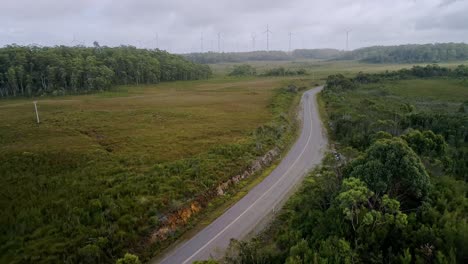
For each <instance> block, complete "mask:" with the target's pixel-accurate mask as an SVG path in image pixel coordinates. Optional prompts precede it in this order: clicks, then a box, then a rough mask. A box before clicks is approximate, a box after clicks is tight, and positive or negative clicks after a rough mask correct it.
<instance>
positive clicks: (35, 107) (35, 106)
mask: <svg viewBox="0 0 468 264" xmlns="http://www.w3.org/2000/svg"><path fill="white" fill-rule="evenodd" d="M33 103H34V109H35V110H36V119H37V123H38V124H39V123H40V121H39V112H38V111H37V101H34V102H33Z"/></svg>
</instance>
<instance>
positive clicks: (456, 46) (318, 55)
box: [182, 43, 468, 64]
mask: <svg viewBox="0 0 468 264" xmlns="http://www.w3.org/2000/svg"><path fill="white" fill-rule="evenodd" d="M182 56H183V57H185V58H186V59H188V60H190V61H192V62H195V63H203V64H210V63H222V62H247V61H280V60H300V59H319V60H359V61H362V62H368V63H436V62H443V61H457V60H468V44H465V43H436V44H407V45H398V46H373V47H366V48H360V49H356V50H353V51H342V50H337V49H297V50H294V51H293V52H285V51H251V52H227V53H224V52H223V53H217V52H207V53H189V54H182Z"/></svg>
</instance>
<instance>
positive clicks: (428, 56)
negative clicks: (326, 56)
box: [337, 43, 468, 63]
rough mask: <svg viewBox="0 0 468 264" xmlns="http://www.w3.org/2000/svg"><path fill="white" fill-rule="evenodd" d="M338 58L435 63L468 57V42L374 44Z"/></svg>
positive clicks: (365, 60)
mask: <svg viewBox="0 0 468 264" xmlns="http://www.w3.org/2000/svg"><path fill="white" fill-rule="evenodd" d="M337 59H345V60H360V61H363V62H370V63H435V62H442V61H459V60H467V59H468V44H465V43H436V44H423V45H418V44H409V45H398V46H374V47H366V48H361V49H356V50H353V51H350V52H347V53H345V54H343V55H342V56H340V57H338V58H337Z"/></svg>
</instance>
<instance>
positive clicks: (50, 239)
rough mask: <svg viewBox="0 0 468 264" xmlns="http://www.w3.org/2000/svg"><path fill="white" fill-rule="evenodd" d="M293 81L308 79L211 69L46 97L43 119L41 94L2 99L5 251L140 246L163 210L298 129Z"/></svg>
mask: <svg viewBox="0 0 468 264" xmlns="http://www.w3.org/2000/svg"><path fill="white" fill-rule="evenodd" d="M290 83H296V84H297V85H301V86H303V85H305V86H307V85H309V82H308V81H307V80H302V81H301V80H292V79H285V78H270V79H265V78H253V79H212V80H208V81H190V82H174V83H163V84H160V85H157V86H139V87H124V86H123V87H116V88H115V89H113V90H112V91H109V92H102V93H99V94H92V95H80V96H68V97H50V98H38V106H39V107H38V108H39V113H40V118H41V123H40V124H39V125H38V124H36V123H35V114H34V108H33V104H32V100H25V99H14V100H4V101H0V120H2V122H1V124H0V143H1V147H0V160H1V161H2V162H1V164H0V179H1V187H0V188H1V193H2V199H1V200H0V204H1V206H2V208H3V209H4V213H2V216H1V218H0V227H1V233H0V234H1V236H0V244H1V246H0V255H1V257H0V262H1V263H5V262H7V263H16V262H22V261H26V262H37V263H49V262H57V261H60V262H62V261H63V262H71V263H76V262H85V263H86V262H89V263H95V262H96V261H97V262H111V260H112V259H115V258H116V257H120V256H121V254H122V252H124V251H128V250H131V249H132V248H135V247H138V246H137V245H138V243H139V242H141V240H142V236H144V235H145V234H147V233H148V232H149V231H151V230H152V228H155V227H157V226H158V223H159V221H160V219H161V217H163V216H164V214H165V213H167V212H169V211H172V210H175V209H177V208H179V207H180V206H183V205H186V204H187V203H188V202H189V201H190V200H191V199H192V198H194V197H196V196H197V195H200V194H203V192H205V191H207V190H210V189H211V188H213V187H214V186H216V185H217V184H218V183H219V182H221V181H223V180H226V179H227V178H229V177H231V176H233V175H235V174H237V173H239V172H241V171H242V170H244V169H245V167H246V166H247V165H249V164H251V162H252V160H253V159H255V158H256V157H258V156H260V155H262V154H263V153H265V152H266V151H268V150H270V149H271V148H272V147H274V145H280V146H281V144H286V142H287V141H288V140H289V141H290V140H291V139H292V138H291V137H292V133H293V131H292V130H291V128H289V131H288V130H287V129H288V128H287V127H288V124H287V123H285V122H289V121H288V120H292V118H293V116H294V115H293V114H294V113H293V111H291V110H292V108H291V107H292V102H293V101H294V98H295V97H296V95H297V94H294V93H290V92H285V90H282V91H280V90H279V88H281V87H284V86H286V85H287V84H290ZM261 126H263V127H264V128H263V129H262V130H256V128H258V127H261ZM285 129H286V130H285ZM280 131H282V132H280ZM281 142H283V143H281Z"/></svg>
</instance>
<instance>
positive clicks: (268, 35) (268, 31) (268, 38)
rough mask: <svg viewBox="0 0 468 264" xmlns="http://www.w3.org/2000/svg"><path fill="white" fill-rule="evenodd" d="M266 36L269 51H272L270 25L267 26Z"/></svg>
mask: <svg viewBox="0 0 468 264" xmlns="http://www.w3.org/2000/svg"><path fill="white" fill-rule="evenodd" d="M266 34H267V51H270V29H269V28H268V25H267V30H266Z"/></svg>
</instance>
